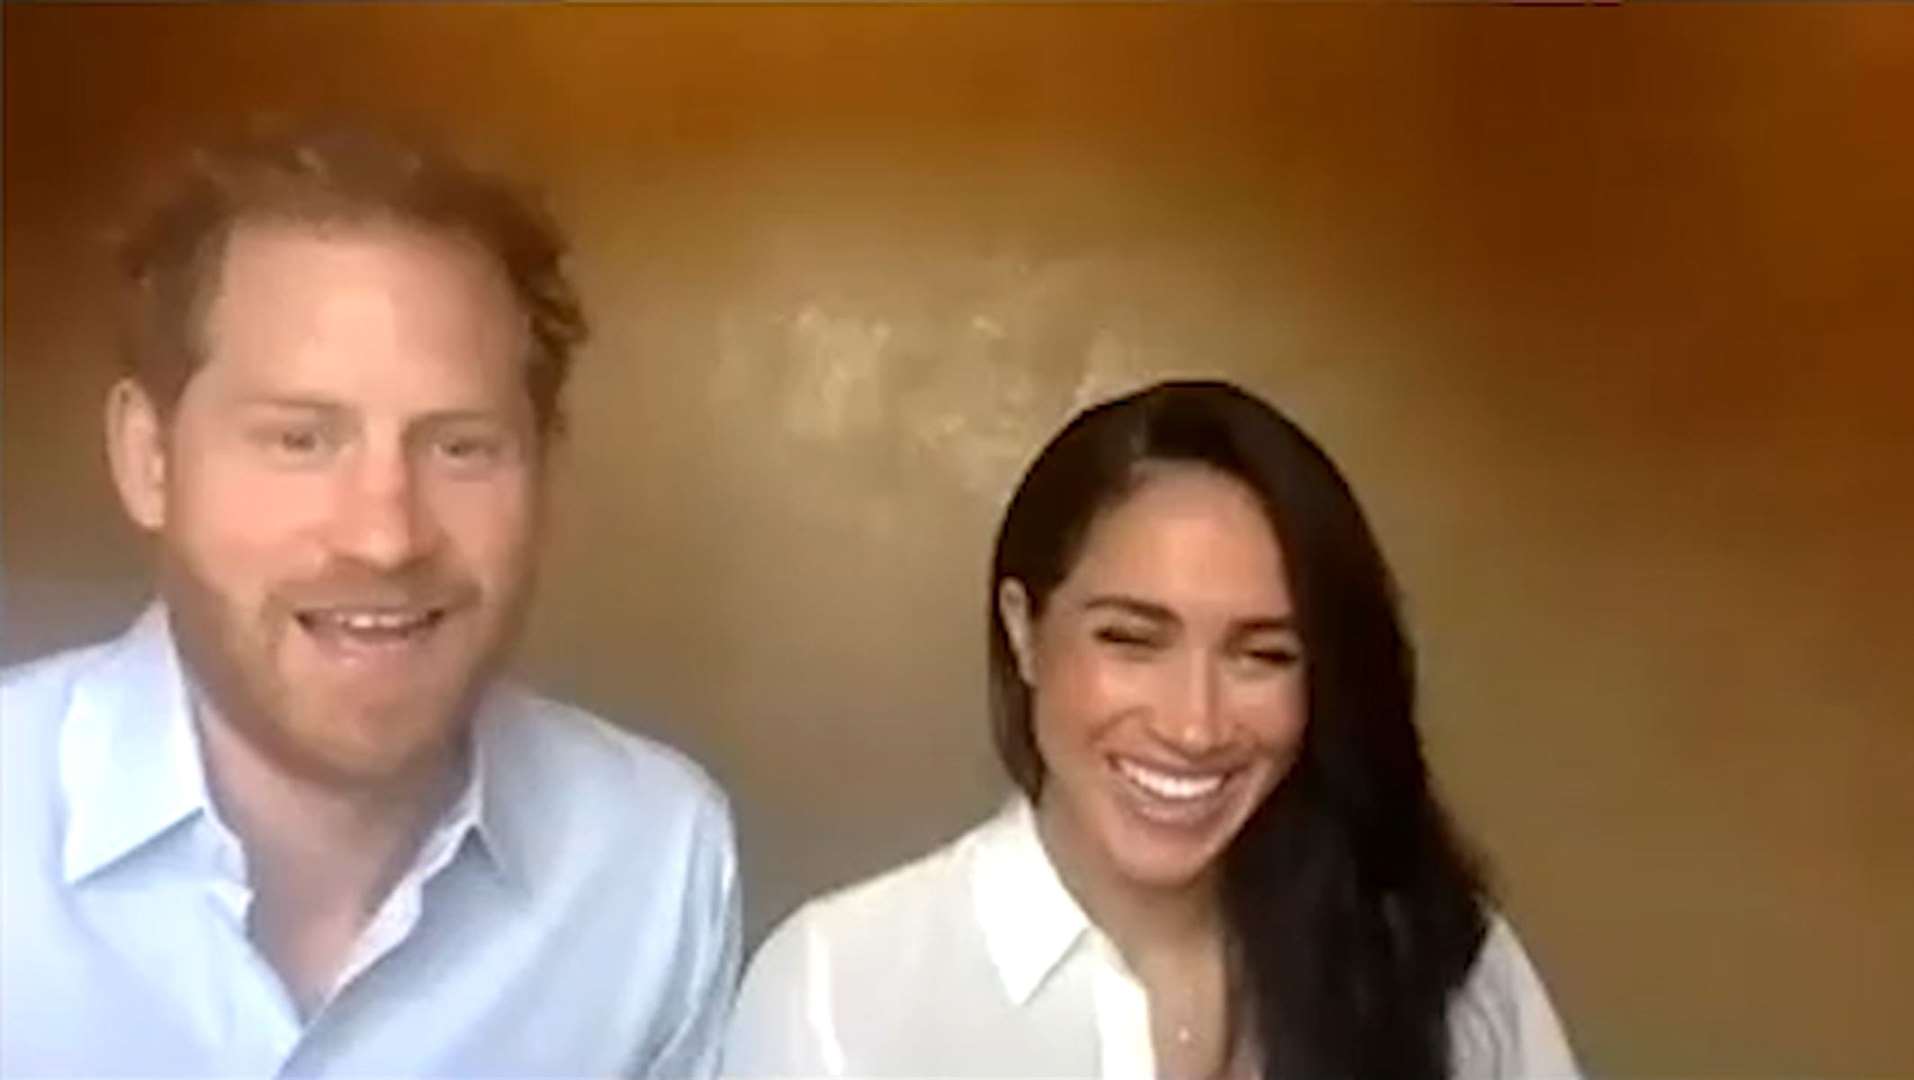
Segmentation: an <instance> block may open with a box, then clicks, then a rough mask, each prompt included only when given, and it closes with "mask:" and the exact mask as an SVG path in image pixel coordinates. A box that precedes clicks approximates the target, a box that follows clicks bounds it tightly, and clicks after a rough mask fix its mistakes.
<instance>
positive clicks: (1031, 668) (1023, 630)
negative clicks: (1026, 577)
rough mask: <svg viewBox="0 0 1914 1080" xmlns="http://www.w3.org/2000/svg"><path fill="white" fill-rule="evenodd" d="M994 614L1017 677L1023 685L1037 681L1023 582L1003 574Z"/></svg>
mask: <svg viewBox="0 0 1914 1080" xmlns="http://www.w3.org/2000/svg"><path fill="white" fill-rule="evenodd" d="M997 618H998V619H999V620H1001V621H1002V622H1003V626H1004V637H1006V638H1008V639H1010V654H1011V655H1012V656H1014V657H1016V659H1017V677H1018V678H1021V679H1022V680H1023V681H1024V685H1025V686H1034V685H1036V682H1037V663H1036V658H1035V656H1034V655H1033V646H1032V644H1031V639H1032V637H1033V635H1034V633H1035V631H1034V630H1033V629H1032V627H1031V625H1030V593H1029V592H1028V591H1027V590H1025V589H1024V587H1023V582H1021V581H1018V580H1017V579H1016V578H1005V579H1003V581H1001V582H999V583H998V585H997Z"/></svg>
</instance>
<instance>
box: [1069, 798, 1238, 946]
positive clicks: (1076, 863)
mask: <svg viewBox="0 0 1914 1080" xmlns="http://www.w3.org/2000/svg"><path fill="white" fill-rule="evenodd" d="M1036 819H1037V835H1038V836H1039V837H1040V838H1041V839H1042V841H1043V846H1044V850H1045V851H1046V852H1047V853H1048V854H1049V856H1050V862H1051V864H1052V865H1054V866H1055V867H1056V868H1057V876H1058V877H1059V878H1061V879H1062V881H1063V885H1064V888H1066V889H1068V890H1069V891H1070V895H1071V896H1072V897H1074V898H1075V899H1076V901H1077V903H1078V904H1079V905H1080V906H1082V908H1083V910H1084V913H1085V914H1086V915H1088V916H1089V917H1090V921H1091V922H1093V923H1095V924H1096V925H1097V928H1098V929H1100V930H1101V931H1103V933H1104V934H1105V935H1107V936H1108V937H1109V938H1110V940H1111V942H1112V943H1113V944H1115V945H1116V947H1117V951H1118V952H1120V953H1121V954H1122V955H1123V958H1124V960H1125V961H1126V962H1128V963H1129V964H1130V966H1131V967H1132V968H1133V969H1134V970H1136V971H1137V972H1138V973H1142V972H1143V971H1144V970H1145V969H1147V968H1154V967H1156V966H1158V965H1159V964H1160V963H1162V962H1168V961H1170V960H1171V958H1173V957H1179V956H1182V957H1187V956H1189V955H1190V954H1192V953H1202V954H1208V953H1212V952H1214V951H1215V950H1217V949H1219V948H1220V947H1221V943H1222V940H1223V925H1222V916H1221V912H1220V909H1219V906H1218V903H1217V893H1216V874H1215V871H1214V868H1211V869H1209V870H1206V871H1205V872H1204V873H1203V874H1202V875H1200V876H1198V877H1197V878H1195V879H1194V880H1192V881H1189V882H1185V883H1179V884H1176V885H1152V884H1148V883H1144V882H1138V881H1134V880H1132V879H1129V878H1126V877H1124V876H1123V874H1122V873H1121V872H1120V871H1118V870H1117V869H1116V867H1114V866H1112V865H1111V863H1110V860H1109V859H1108V858H1106V857H1105V856H1104V855H1103V854H1102V853H1101V852H1099V851H1097V850H1095V849H1094V847H1093V844H1094V841H1091V840H1090V838H1089V837H1086V836H1084V835H1083V832H1082V829H1081V828H1080V827H1079V826H1078V825H1077V823H1076V822H1075V821H1073V820H1071V818H1070V817H1069V815H1068V813H1067V812H1065V811H1064V810H1062V809H1061V808H1059V807H1057V806H1056V805H1055V804H1052V803H1048V802H1047V801H1044V800H1039V802H1038V804H1037V806H1036Z"/></svg>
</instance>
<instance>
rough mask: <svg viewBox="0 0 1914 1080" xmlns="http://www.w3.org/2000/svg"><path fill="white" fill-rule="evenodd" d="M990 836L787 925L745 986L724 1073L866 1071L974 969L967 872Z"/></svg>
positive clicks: (822, 899) (856, 887)
mask: <svg viewBox="0 0 1914 1080" xmlns="http://www.w3.org/2000/svg"><path fill="white" fill-rule="evenodd" d="M987 827H988V826H987V825H985V826H978V827H977V828H974V829H972V830H970V831H969V832H967V833H965V834H964V835H963V836H960V837H958V838H957V839H956V840H953V841H951V842H949V843H947V844H945V845H943V846H941V847H939V848H937V849H935V850H933V851H931V852H930V853H929V854H926V855H923V856H920V857H918V858H916V859H913V860H911V861H910V862H907V863H905V864H903V865H902V866H898V867H895V868H893V869H891V870H887V871H885V872H883V873H880V874H878V875H876V876H874V877H871V878H867V879H865V880H863V881H860V882H857V883H855V884H852V885H848V886H845V887H843V888H840V889H837V890H834V891H832V892H829V893H826V894H824V895H822V896H819V897H817V898H816V899H813V900H811V901H809V902H807V903H805V904H803V905H802V906H800V907H799V908H798V909H797V910H796V911H794V912H792V913H791V914H790V916H788V917H787V918H785V919H784V921H783V922H781V923H779V924H778V925H777V927H776V928H775V929H773V930H772V932H771V934H770V935H769V936H768V937H766V938H765V940H764V944H762V945H761V946H759V947H758V950H757V952H756V953H755V954H754V955H753V956H752V958H751V963H750V964H749V965H748V967H747V969H746V971H745V976H744V980H743V984H742V985H741V986H740V988H739V993H738V997H737V1002H736V1007H735V1010H734V1012H733V1015H732V1023H731V1033H730V1039H729V1044H728V1048H727V1052H726V1070H727V1072H729V1073H731V1074H734V1075H800V1074H801V1075H842V1074H843V1073H845V1072H846V1071H847V1070H853V1066H854V1065H859V1064H860V1063H864V1062H865V1058H866V1057H868V1056H869V1054H870V1053H871V1050H870V1047H871V1045H872V1044H873V1041H874V1040H876V1041H882V1040H881V1039H880V1038H878V1036H881V1035H882V1033H883V1029H885V1028H888V1027H894V1026H896V1024H895V1023H894V1022H901V1020H902V1019H903V1018H904V1017H905V1016H906V1015H908V1011H909V1010H910V1009H912V1008H915V1007H917V1006H918V1005H919V1004H921V1003H922V1002H923V1001H927V1000H933V999H934V995H933V994H931V993H929V992H930V991H931V990H932V989H933V988H934V987H936V986H940V985H945V984H948V983H950V982H952V981H953V980H952V975H953V974H954V973H955V972H957V971H959V970H962V969H964V968H966V967H967V966H969V965H970V963H971V962H972V961H970V960H969V958H968V956H967V953H968V952H969V951H972V950H974V948H975V942H974V941H973V939H974V938H975V936H976V935H975V931H974V922H975V920H974V917H973V916H972V915H971V905H970V901H969V899H968V898H969V885H968V882H969V873H968V866H969V860H970V849H971V848H972V846H973V845H974V843H975V839H974V838H975V837H976V836H977V835H978V834H979V833H980V832H981V831H982V830H984V829H985V828H987ZM956 981H963V980H956ZM899 1010H904V1011H903V1012H901V1013H900V1011H899ZM853 1071H854V1070H853Z"/></svg>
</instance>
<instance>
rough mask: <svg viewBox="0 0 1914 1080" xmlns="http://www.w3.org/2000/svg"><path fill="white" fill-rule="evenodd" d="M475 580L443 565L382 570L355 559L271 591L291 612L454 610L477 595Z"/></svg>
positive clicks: (331, 566)
mask: <svg viewBox="0 0 1914 1080" xmlns="http://www.w3.org/2000/svg"><path fill="white" fill-rule="evenodd" d="M478 592H479V589H478V584H477V582H475V581H473V580H472V579H471V578H469V577H467V576H465V575H463V574H458V573H454V572H453V571H451V570H449V569H447V568H445V567H442V566H407V567H403V568H400V569H398V570H381V569H378V568H377V567H371V566H366V565H364V564H363V563H356V562H337V563H334V564H332V565H330V566H328V567H326V568H325V569H324V570H322V571H320V572H319V573H317V574H315V575H313V576H312V577H309V578H303V579H300V580H296V581H290V582H286V583H284V584H282V585H280V586H279V587H278V588H276V589H274V590H273V595H274V597H275V599H277V600H278V602H279V603H280V604H281V605H282V606H284V607H285V608H286V609H288V610H290V611H300V610H310V609H314V608H435V609H445V608H455V607H460V606H462V605H464V604H467V603H469V602H471V601H472V600H474V599H475V598H476V597H477V596H478Z"/></svg>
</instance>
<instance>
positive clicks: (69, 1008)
mask: <svg viewBox="0 0 1914 1080" xmlns="http://www.w3.org/2000/svg"><path fill="white" fill-rule="evenodd" d="M190 702H191V695H190V694H189V691H188V688H187V682H186V680H185V678H183V676H182V673H181V669H180V665H179V660H178V658H177V653H176V652H175V650H174V647H173V641H172V637H171V635H170V633H169V630H168V626H167V620H166V617H165V612H164V609H162V608H159V607H155V608H153V609H152V610H150V611H148V612H147V613H146V615H145V616H143V617H142V618H141V619H140V620H139V621H138V622H137V623H136V624H135V625H134V626H133V628H132V630H130V631H129V632H128V633H127V634H126V636H124V637H122V638H120V639H119V640H117V641H114V642H110V643H107V644H104V645H99V646H95V647H92V648H87V649H81V650H76V651H73V652H68V653H62V654H60V655H58V656H54V657H50V658H48V659H45V660H40V661H37V662H35V663H32V664H27V665H24V666H21V667H17V668H13V669H10V670H8V671H6V672H5V673H4V674H3V675H0V830H3V831H0V1073H4V1074H6V1075H8V1076H37V1075H50V1074H51V1075H61V1074H87V1075H103V1074H139V1075H142V1076H156V1075H193V1076H273V1075H322V1074H323V1075H336V1076H344V1075H382V1076H393V1075H406V1076H421V1075H443V1076H488V1077H490V1076H526V1075H538V1076H587V1075H590V1076H605V1075H643V1076H660V1077H689V1076H704V1075H709V1074H710V1073H711V1072H712V1071H713V1070H714V1068H715V1065H716V1056H717V1052H718V1044H719V1041H720V1040H721V1039H722V1037H723V1026H724V1014H725V1011H726V1008H727V1007H728V1003H729V1000H730V996H731V992H732V988H733V983H734V980H735V977H736V972H737V965H738V891H737V873H736V855H735V849H734V846H733V840H732V830H731V821H730V816H729V812H728V810H727V808H726V804H725V801H724V798H723V796H722V794H721V793H720V792H719V791H718V789H717V788H716V787H715V786H714V785H713V784H712V783H711V781H710V780H709V779H707V778H706V776H705V775H704V773H703V772H702V771H700V770H699V769H698V767H697V766H696V765H694V764H692V763H691V762H690V761H689V760H687V759H686V758H684V757H682V756H680V755H679V754H677V753H675V752H673V751H671V750H669V749H666V748H665V747H663V746H660V745H658V744H656V743H653V742H650V741H648V740H645V739H642V738H639V737H637V736H634V735H631V734H628V733H626V732H623V731H620V730H618V729H616V728H614V727H612V726H611V725H609V724H606V723H604V722H603V721H600V720H598V719H596V718H594V717H592V716H590V715H588V714H586V713H584V712H581V711H579V710H576V709H572V708H568V707H566V706H563V705H559V704H556V703H554V702H550V701H546V700H543V699H540V698H537V697H534V696H532V695H531V694H529V693H527V692H525V691H523V690H519V689H516V688H514V687H512V686H509V685H503V684H501V685H499V686H496V687H494V688H493V689H492V690H491V691H489V692H488V693H487V695H486V696H485V698H484V700H483V703H482V705H481V707H480V709H479V710H478V713H477V715H476V717H475V719H474V726H473V743H472V745H473V759H472V760H473V767H472V769H471V774H470V781H469V783H468V785H467V787H466V788H465V789H464V791H463V793H462V794H461V796H460V797H459V799H458V800H457V801H456V802H455V804H454V805H453V807H452V808H451V810H450V812H449V813H448V814H447V815H446V816H445V818H444V819H443V820H442V822H441V823H440V824H439V825H438V826H437V828H435V829H434V830H433V831H432V832H431V834H430V835H429V836H428V837H427V838H426V840H425V842H424V844H423V845H421V847H420V850H419V853H418V857H417V859H416V860H415V862H414V863H413V865H412V866H411V868H410V870H409V871H408V872H407V873H406V874H405V876H404V877H403V878H402V879H401V880H400V881H399V883H398V885H397V886H396V887H394V889H393V890H392V893H391V895H390V896H388V897H387V898H386V900H385V902H384V904H383V905H382V906H381V907H380V909H379V910H378V912H377V913H376V915H375V916H374V917H373V919H372V920H371V922H370V923H369V924H368V925H367V927H366V929H365V931H364V932H363V934H362V935H361V937H360V939H359V941H358V942H357V944H356V945H355V946H354V950H353V952H352V954H351V956H350V958H349V960H348V961H347V963H346V966H345V969H344V971H343V972H342V974H341V976H340V979H339V981H338V983H337V984H336V985H335V987H334V990H333V993H332V995H331V996H330V997H329V998H328V999H327V1000H326V1002H325V1003H324V1004H323V1005H322V1006H321V1007H319V1008H318V1009H317V1010H316V1011H315V1012H313V1013H312V1015H311V1016H310V1017H309V1018H308V1019H307V1020H305V1021H303V1022H302V1021H301V1019H300V1017H299V1015H298V1013H297V1011H296V1010H295V1009H294V1006H293V1003H292V1001H291V999H290V998H289V996H288V995H287V993H286V990H285V988H284V985H283V984H282V983H281V981H280V980H279V978H278V976H277V975H276V974H275V973H274V971H273V970H272V968H271V967H270V966H269V965H268V964H267V963H266V962H265V960H264V959H263V958H262V956H261V955H260V953H259V952H258V951H257V950H256V949H255V948H254V946H253V944H252V943H251V941H250V940H249V939H248V937H247V933H246V911H247V906H248V904H249V903H250V901H251V896H252V894H251V890H250V888H249V887H248V885H247V875H246V867H245V856H244V853H243V851H242V849H241V847H240V845H239V843H238V841H237V840H236V839H235V838H234V836H233V834H232V833H231V832H230V831H229V830H228V829H227V828H226V827H225V826H224V825H223V824H222V823H221V821H220V820H219V817H218V815H217V814H216V813H215V812H214V807H213V804H212V802H211V800H210V798H209V797H208V793H207V786H206V777H205V771H204V768H203V765H202V761H201V758H200V750H199V741H198V735H197V733H196V729H195V725H194V722H193V716H192V710H191V705H190Z"/></svg>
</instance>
